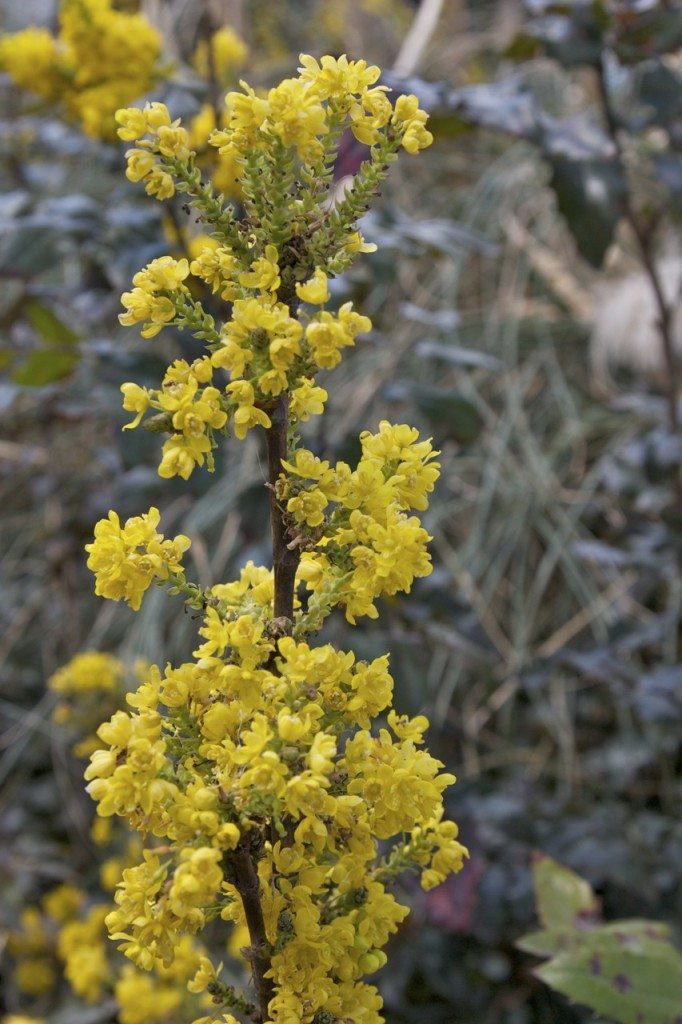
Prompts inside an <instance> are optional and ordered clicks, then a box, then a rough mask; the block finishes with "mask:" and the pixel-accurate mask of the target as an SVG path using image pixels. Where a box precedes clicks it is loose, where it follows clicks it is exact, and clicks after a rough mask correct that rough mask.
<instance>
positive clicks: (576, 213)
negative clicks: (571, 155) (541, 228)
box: [548, 155, 623, 267]
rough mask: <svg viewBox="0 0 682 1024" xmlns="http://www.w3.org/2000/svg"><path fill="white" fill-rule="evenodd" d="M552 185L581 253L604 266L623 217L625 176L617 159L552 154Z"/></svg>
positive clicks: (593, 262) (596, 263) (595, 263)
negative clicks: (607, 251) (592, 158)
mask: <svg viewBox="0 0 682 1024" xmlns="http://www.w3.org/2000/svg"><path fill="white" fill-rule="evenodd" d="M548 159H549V162H550V164H551V167H552V179H551V185H552V188H553V190H554V192H555V193H556V197H557V203H558V205H559V210H560V211H561V213H562V214H563V215H564V217H565V218H566V223H567V224H568V228H569V230H570V232H571V234H572V235H573V237H574V239H575V241H576V245H577V246H578V249H579V250H580V252H581V254H582V255H583V256H584V257H585V259H586V260H588V261H589V262H590V263H591V264H592V266H594V267H599V266H601V263H602V260H603V259H604V255H605V253H606V250H607V249H608V247H609V245H610V244H611V242H612V241H613V237H614V234H615V231H616V227H617V225H618V222H619V220H620V218H621V211H622V197H623V179H622V175H621V173H620V170H619V167H618V165H617V163H616V162H615V161H613V160H572V159H563V158H562V157H557V156H552V155H548Z"/></svg>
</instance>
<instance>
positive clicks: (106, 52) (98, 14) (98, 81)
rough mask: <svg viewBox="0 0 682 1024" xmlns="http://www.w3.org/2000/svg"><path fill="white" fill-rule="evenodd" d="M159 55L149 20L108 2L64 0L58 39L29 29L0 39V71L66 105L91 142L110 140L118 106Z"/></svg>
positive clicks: (149, 75)
mask: <svg viewBox="0 0 682 1024" xmlns="http://www.w3.org/2000/svg"><path fill="white" fill-rule="evenodd" d="M160 53H161V38H160V36H159V34H158V33H157V31H156V29H154V28H153V27H152V26H151V25H150V24H149V22H148V21H147V20H146V18H144V16H143V15H141V14H126V13H124V12H122V11H117V10H115V9H114V8H112V5H111V0H61V3H60V8H59V33H58V35H57V36H56V37H55V36H53V35H52V34H51V33H50V32H48V31H47V29H41V28H34V27H33V28H27V29H24V31H22V32H17V33H15V34H13V35H7V36H3V37H0V68H1V69H3V70H4V71H6V72H7V73H8V74H9V75H10V77H11V78H12V79H13V80H14V82H16V84H17V85H19V86H21V88H23V89H27V90H29V91H30V92H34V93H36V94H37V95H38V96H40V97H42V98H43V99H45V100H50V101H53V102H59V103H63V104H64V105H65V107H66V110H67V113H68V116H69V117H70V118H72V119H73V120H74V121H77V122H78V123H79V124H80V125H81V127H82V129H83V131H84V132H85V133H86V134H87V135H90V136H91V137H92V138H95V139H113V138H115V124H114V120H113V118H114V114H115V112H116V110H118V108H119V107H121V106H124V105H125V104H126V103H130V102H131V100H134V99H135V98H136V97H138V96H141V95H143V94H144V93H145V92H147V91H148V89H149V88H150V87H151V85H152V84H153V82H154V80H155V78H156V77H157V76H158V74H159V67H158V61H159V56H160Z"/></svg>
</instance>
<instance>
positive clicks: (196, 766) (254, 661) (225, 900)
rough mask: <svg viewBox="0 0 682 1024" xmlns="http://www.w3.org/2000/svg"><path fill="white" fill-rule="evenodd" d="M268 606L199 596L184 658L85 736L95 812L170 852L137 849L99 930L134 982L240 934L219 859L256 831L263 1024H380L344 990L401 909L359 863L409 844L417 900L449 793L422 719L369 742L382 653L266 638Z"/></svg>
mask: <svg viewBox="0 0 682 1024" xmlns="http://www.w3.org/2000/svg"><path fill="white" fill-rule="evenodd" d="M271 594H272V579H271V574H270V573H269V572H268V571H267V570H257V569H256V568H255V567H253V566H248V567H247V568H246V569H245V571H244V573H243V574H242V578H241V580H240V581H238V583H237V584H230V585H225V586H222V587H216V588H214V593H213V596H214V598H216V599H217V601H218V609H216V608H211V609H209V610H208V612H207V614H206V622H205V626H204V627H203V628H202V630H201V633H202V636H203V638H204V640H205V642H204V644H202V645H201V646H200V647H199V649H198V650H197V652H196V656H197V659H198V660H197V661H196V662H195V663H188V664H185V665H182V666H180V667H179V668H177V669H173V668H171V667H170V666H169V667H168V668H167V669H166V673H165V675H164V676H163V677H161V676H160V674H159V673H158V672H156V671H153V672H152V673H151V675H150V676H149V678H148V680H147V682H146V684H144V685H143V686H142V687H141V689H140V690H139V691H138V692H137V694H134V695H132V696H131V697H130V698H129V701H130V703H131V705H132V707H133V708H134V709H135V710H134V711H132V712H131V713H124V712H118V713H117V714H115V715H114V716H113V718H112V719H111V721H110V722H109V723H106V724H105V725H103V726H102V727H101V729H100V731H99V735H100V738H101V739H102V740H103V742H104V743H105V744H106V745H107V746H106V747H105V748H102V749H101V750H99V751H97V752H96V753H95V754H94V755H93V757H92V759H91V765H90V768H89V769H88V771H87V772H86V778H88V779H90V780H91V781H90V784H89V786H88V790H89V792H90V794H91V795H92V796H93V797H94V798H95V799H96V800H97V801H98V812H99V814H101V815H110V814H112V813H118V814H122V815H125V816H127V817H128V819H129V821H130V822H131V824H133V825H134V826H135V827H137V828H140V829H142V830H144V831H146V832H152V833H153V834H154V835H156V836H158V837H160V838H163V839H166V840H169V841H171V842H172V843H174V844H175V846H176V848H177V849H178V851H179V853H178V856H177V861H176V866H175V868H174V869H173V868H172V867H171V863H170V861H169V860H168V859H162V858H161V857H160V856H159V855H158V854H156V853H153V852H149V851H148V852H146V853H145V856H144V861H143V863H142V864H139V865H138V866H136V867H133V868H129V869H127V870H126V871H124V873H123V880H122V882H121V884H120V885H119V887H118V890H117V893H116V903H117V909H116V910H115V911H113V912H112V913H111V914H110V915H109V916H108V918H107V925H108V927H109V930H110V932H111V933H112V937H113V938H115V939H118V940H119V941H121V945H120V947H119V948H121V949H122V950H123V952H124V953H125V954H126V955H127V956H128V957H130V958H131V959H132V960H133V961H134V962H135V963H136V964H137V965H138V966H139V967H141V968H144V969H147V970H149V969H151V968H152V967H154V966H155V965H156V964H157V963H158V962H159V961H160V962H161V963H165V964H169V963H171V962H172V960H173V956H174V951H175V949H176V946H177V944H178V943H179V942H181V941H182V936H183V935H186V934H188V933H189V934H193V933H195V932H196V931H198V930H200V929H201V928H202V927H203V926H204V925H205V923H206V921H207V920H210V919H212V918H213V917H217V916H221V917H222V918H223V919H224V920H228V921H232V922H234V923H235V924H236V925H244V924H245V916H244V908H243V906H242V903H241V901H240V899H239V889H238V886H237V882H236V878H235V875H234V874H233V873H232V871H233V869H231V867H230V864H231V858H230V854H231V853H232V852H234V851H238V850H239V849H240V847H241V844H242V843H246V844H253V843H254V842H256V836H257V835H258V834H259V833H260V827H261V823H262V822H264V821H265V822H269V823H270V824H269V826H268V829H266V832H265V835H266V836H268V838H265V839H263V838H261V839H260V840H259V844H260V859H259V861H258V878H259V882H260V886H261V893H262V900H263V913H264V921H265V929H266V934H267V939H268V941H269V942H270V943H271V945H272V947H273V950H274V951H275V953H274V955H273V957H272V961H271V968H270V971H271V976H272V978H273V979H274V982H275V991H276V993H277V994H276V995H275V997H274V998H273V1000H272V1002H271V1003H270V1015H271V1019H272V1020H273V1021H275V1022H277V1024H280V1022H289V1021H293V1020H295V1019H296V1020H300V1021H312V1020H313V1018H314V1016H315V1014H316V1013H317V1012H318V1011H321V1010H325V1011H326V1012H328V1013H331V1014H333V1015H334V1017H339V1018H341V1019H344V1018H345V1017H349V1018H351V1017H352V1018H353V1019H356V1018H354V1017H353V1013H354V1012H357V1006H358V1004H360V1005H364V1002H365V1000H369V1003H368V1009H369V1008H373V1011H374V1016H373V1017H369V1018H368V1019H370V1020H379V1019H380V1018H378V1017H377V1016H376V1010H377V1009H378V1007H379V1005H380V1004H379V1002H378V1001H377V997H376V993H375V992H374V990H370V989H368V987H367V986H365V985H363V984H361V983H359V979H360V977H362V976H363V975H364V974H367V973H372V972H373V971H374V970H376V969H377V968H379V967H380V966H382V964H383V963H384V961H385V957H384V954H383V952H382V948H383V946H384V945H385V944H386V942H387V940H388V937H389V935H390V934H391V933H392V932H393V931H395V929H396V927H397V925H398V923H399V922H400V921H401V920H402V919H403V917H404V916H405V914H406V913H407V909H406V908H405V907H402V906H401V905H400V904H398V903H397V902H396V901H395V899H394V897H393V896H391V895H390V894H389V893H388V892H387V891H386V889H385V886H384V883H383V881H381V880H380V879H379V875H378V870H377V869H376V868H375V867H374V866H373V865H375V864H376V860H377V852H378V842H379V841H380V840H384V839H389V838H391V837H396V836H400V835H402V834H404V833H407V834H411V835H413V836H414V838H413V840H412V845H411V846H410V845H409V844H406V845H404V846H403V848H402V861H403V864H404V863H406V862H407V863H410V864H411V866H412V867H413V868H418V869H423V870H424V876H425V879H426V881H425V884H426V885H427V886H428V885H429V884H431V883H432V882H433V880H434V879H435V878H436V877H439V878H440V877H441V876H443V877H444V875H445V873H447V872H448V871H451V870H457V868H458V867H459V866H461V861H462V857H463V855H464V849H463V847H461V846H460V844H459V843H456V842H455V836H456V826H455V825H454V824H453V823H446V824H447V828H445V826H443V825H442V824H439V822H440V817H441V815H442V792H443V789H444V788H445V786H447V785H449V784H450V783H451V782H453V781H454V779H453V777H452V776H451V775H447V774H442V773H440V772H439V769H440V768H441V767H442V766H441V764H440V762H438V761H436V760H435V759H434V758H432V757H431V756H430V755H429V754H428V753H427V752H426V751H424V750H423V749H421V748H420V744H421V743H422V733H423V731H424V727H425V721H424V720H423V719H415V720H412V721H410V720H408V719H404V718H403V719H399V718H398V717H397V716H396V715H395V714H392V715H390V716H389V724H390V730H389V729H381V730H379V732H378V734H377V735H375V734H373V733H372V731H371V730H370V727H371V723H372V721H373V719H374V718H375V717H376V716H377V715H378V714H379V713H380V712H381V711H382V710H385V709H386V708H387V707H389V706H390V702H391V697H392V690H393V682H392V679H391V677H390V675H389V673H388V659H387V657H385V656H384V657H381V658H378V659H376V660H375V661H373V662H370V663H365V662H357V661H356V660H355V657H354V655H353V654H352V653H342V652H337V651H335V650H334V648H333V647H331V645H325V646H322V647H317V648H312V647H310V646H309V645H308V644H307V643H305V642H296V641H295V640H294V639H293V638H292V637H282V638H280V639H279V640H276V641H275V640H274V639H272V638H268V636H267V634H266V632H265V627H266V625H267V618H266V616H267V613H268V604H269V601H270V599H271ZM220 614H222V616H224V618H223V619H221V618H220ZM163 709H166V710H165V712H164V711H163ZM342 738H343V740H344V742H342ZM417 837H418V839H417ZM446 840H447V841H448V842H449V844H450V845H449V846H447V848H446V851H445V853H444V852H443V848H444V845H445V844H446ZM412 850H414V856H413V857H410V852H411V851H412ZM432 862H433V863H432ZM429 872H430V873H429Z"/></svg>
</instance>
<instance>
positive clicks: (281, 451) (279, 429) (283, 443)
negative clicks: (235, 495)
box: [266, 396, 300, 622]
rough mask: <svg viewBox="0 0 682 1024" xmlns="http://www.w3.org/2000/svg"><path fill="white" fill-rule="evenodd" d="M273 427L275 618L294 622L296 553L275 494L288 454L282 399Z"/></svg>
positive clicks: (285, 410)
mask: <svg viewBox="0 0 682 1024" xmlns="http://www.w3.org/2000/svg"><path fill="white" fill-rule="evenodd" d="M270 421H271V424H272V426H271V427H270V428H269V429H268V430H267V431H266V436H267V446H268V481H269V484H270V527H271V530H272V565H273V569H274V573H275V602H274V612H273V614H274V617H275V618H276V619H278V618H281V617H284V618H287V619H289V620H290V621H292V622H293V618H294V590H295V587H296V570H297V568H298V563H299V559H300V554H299V552H298V550H297V549H293V550H292V549H290V548H289V547H288V544H289V540H290V537H289V533H288V529H287V524H286V521H285V518H284V511H283V509H282V507H281V505H280V503H279V501H278V499H277V494H276V491H275V488H276V485H277V480H278V479H279V476H280V474H281V473H282V459H284V458H286V454H287V429H288V425H289V399H288V397H287V396H282V397H281V398H280V399H279V400H278V402H277V405H276V406H275V408H274V410H273V411H272V412H271V413H270Z"/></svg>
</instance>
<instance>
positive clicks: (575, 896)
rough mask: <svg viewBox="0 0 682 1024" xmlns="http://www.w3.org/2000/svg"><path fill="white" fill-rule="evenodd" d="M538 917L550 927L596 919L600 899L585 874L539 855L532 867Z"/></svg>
mask: <svg viewBox="0 0 682 1024" xmlns="http://www.w3.org/2000/svg"><path fill="white" fill-rule="evenodd" d="M533 879H534V883H535V898H536V901H537V908H538V917H539V918H540V922H541V924H542V925H544V927H545V928H546V929H548V930H550V931H561V930H564V929H572V928H576V927H577V926H579V925H580V924H581V923H583V924H584V923H587V922H589V921H596V919H597V916H598V914H599V903H598V900H597V897H596V896H595V894H594V892H593V891H592V888H591V886H590V884H589V883H588V882H586V881H585V879H584V878H581V877H580V876H579V875H576V873H575V872H574V871H571V870H570V868H566V867H564V866H563V865H562V864H557V862H556V861H555V860H552V858H551V857H540V858H539V859H538V860H537V861H536V864H535V869H534V871H533Z"/></svg>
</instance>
